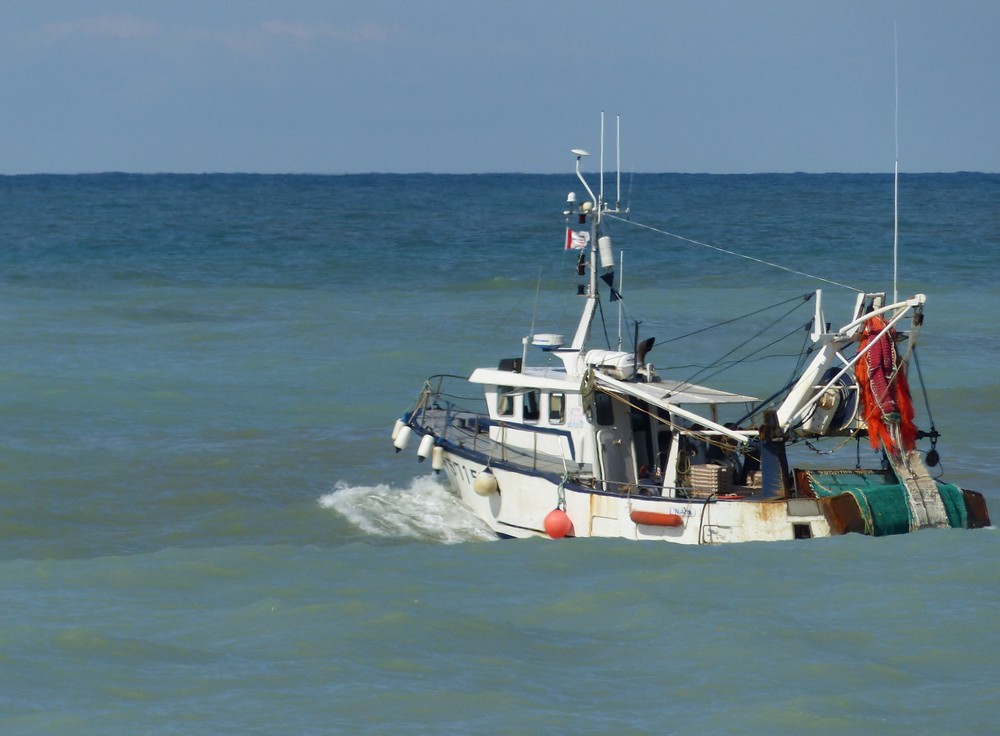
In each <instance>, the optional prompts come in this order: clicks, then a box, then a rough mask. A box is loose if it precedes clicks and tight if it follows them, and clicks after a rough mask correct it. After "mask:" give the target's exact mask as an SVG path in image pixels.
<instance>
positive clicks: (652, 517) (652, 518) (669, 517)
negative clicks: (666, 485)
mask: <svg viewBox="0 0 1000 736" xmlns="http://www.w3.org/2000/svg"><path fill="white" fill-rule="evenodd" d="M628 517H629V518H630V519H631V520H632V521H634V522H635V523H636V524H645V525H646V526H684V518H683V517H682V516H681V515H680V514H661V513H660V512H658V511H633V512H632V513H630V514H629V515H628Z"/></svg>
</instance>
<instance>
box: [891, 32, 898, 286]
mask: <svg viewBox="0 0 1000 736" xmlns="http://www.w3.org/2000/svg"><path fill="white" fill-rule="evenodd" d="M892 41H893V48H892V50H893V72H894V77H895V84H896V109H895V113H894V117H893V137H894V139H895V143H896V167H895V172H894V174H893V179H892V301H893V303H895V302H897V301H899V295H898V293H897V283H898V282H897V278H898V274H899V35H898V32H897V29H896V24H895V23H893V24H892Z"/></svg>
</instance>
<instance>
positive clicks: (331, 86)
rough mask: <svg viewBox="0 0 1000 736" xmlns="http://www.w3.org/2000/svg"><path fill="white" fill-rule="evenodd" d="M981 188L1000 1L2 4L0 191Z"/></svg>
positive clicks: (22, 0)
mask: <svg viewBox="0 0 1000 736" xmlns="http://www.w3.org/2000/svg"><path fill="white" fill-rule="evenodd" d="M894 26H895V28H896V29H897V36H898V50H899V51H898V58H899V90H900V94H899V147H900V168H901V170H902V171H904V172H905V171H956V170H976V171H990V172H997V171H1000V42H998V38H1000V0H978V1H977V0H942V1H940V2H920V1H912V2H900V1H897V0H867V1H853V0H852V1H848V2H839V1H838V0H815V1H810V0H800V1H797V2H793V1H791V0H757V1H754V0H742V1H738V0H702V1H700V2H697V1H694V0H659V1H656V2H653V1H650V2H629V1H628V0H607V1H606V2H592V1H590V0H572V1H564V0H551V1H547V0H489V1H480V0H423V1H421V0H359V1H358V2H338V1H336V0H280V1H278V2H272V1H270V0H229V1H224V0H131V1H127V2H126V1H124V0H120V1H119V0H5V2H4V3H3V6H2V9H0V99H2V101H3V104H2V106H0V152H2V154H0V173H8V174H12V173H26V172H84V171H87V172H90V171H109V170H117V171H137V172H152V171H177V172H206V171H213V172H214V171H255V172H320V173H345V172H367V171H393V172H414V171H433V172H456V173H463V172H493V171H524V172H562V171H565V170H567V169H568V168H569V167H570V166H571V165H572V161H571V157H569V155H568V149H569V148H572V147H584V148H589V149H590V150H591V152H592V153H595V154H596V151H597V147H598V137H599V136H598V122H599V114H600V111H601V110H602V109H603V110H605V111H606V112H607V113H608V115H609V116H610V125H613V120H614V118H613V116H614V115H615V114H620V115H621V116H622V131H623V155H622V161H623V168H625V169H626V170H634V171H658V172H659V171H688V172H696V171H697V172H760V171H810V172H818V171H891V170H892V167H893V160H894V157H895V154H894V150H895V144H894V134H893V127H894V122H893V120H894V72H893V34H894Z"/></svg>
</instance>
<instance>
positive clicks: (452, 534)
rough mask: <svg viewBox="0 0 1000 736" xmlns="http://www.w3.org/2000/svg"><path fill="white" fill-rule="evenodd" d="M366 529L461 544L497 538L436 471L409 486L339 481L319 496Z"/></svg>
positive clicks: (378, 533)
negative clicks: (432, 474) (436, 475)
mask: <svg viewBox="0 0 1000 736" xmlns="http://www.w3.org/2000/svg"><path fill="white" fill-rule="evenodd" d="M319 503H320V506H322V507H323V508H329V509H333V510H334V511H336V512H337V513H338V514H340V515H341V516H343V517H344V518H346V519H347V520H348V521H349V522H351V523H352V524H353V525H354V526H356V527H358V528H359V529H361V531H363V532H365V533H366V534H371V535H373V536H379V537H390V538H399V537H402V538H411V539H417V540H420V541H425V542H438V543H441V544H458V543H459V542H477V541H487V540H494V539H496V538H497V537H496V535H495V534H494V533H493V532H492V531H491V530H490V528H489V527H488V526H486V524H485V522H483V521H481V520H480V519H479V518H478V517H476V516H475V515H474V514H473V513H472V512H471V511H469V510H468V509H467V508H466V507H465V506H464V505H462V502H461V501H460V500H459V499H458V497H457V496H455V495H454V494H453V493H452V492H451V491H450V490H448V488H447V487H446V486H445V485H444V484H443V483H441V482H440V481H439V480H438V479H437V478H435V477H434V476H430V475H428V476H422V477H419V478H414V479H413V481H412V482H411V483H410V485H409V486H408V487H406V488H399V487H396V486H393V485H388V484H385V483H380V484H378V485H374V486H352V485H348V484H347V483H343V482H340V483H337V485H336V486H334V489H333V491H332V492H331V493H327V494H325V495H323V496H321V497H320V499H319Z"/></svg>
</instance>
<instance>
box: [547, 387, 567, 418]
mask: <svg viewBox="0 0 1000 736" xmlns="http://www.w3.org/2000/svg"><path fill="white" fill-rule="evenodd" d="M565 421H566V395H565V394H549V424H562V423H563V422H565Z"/></svg>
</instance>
